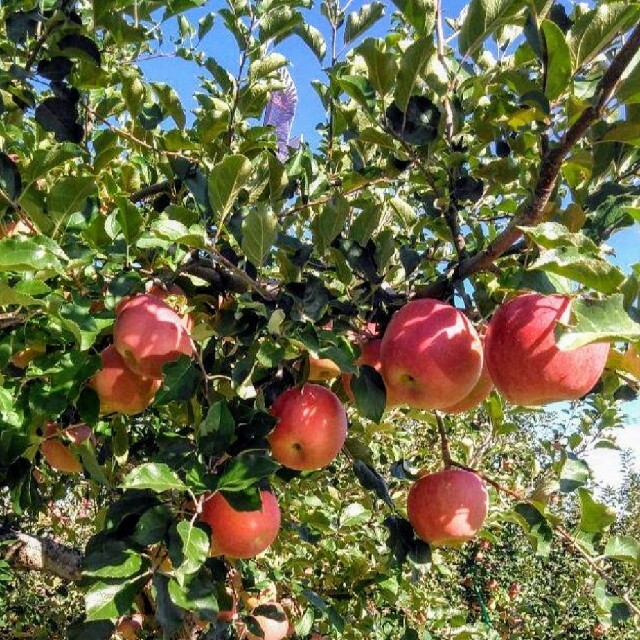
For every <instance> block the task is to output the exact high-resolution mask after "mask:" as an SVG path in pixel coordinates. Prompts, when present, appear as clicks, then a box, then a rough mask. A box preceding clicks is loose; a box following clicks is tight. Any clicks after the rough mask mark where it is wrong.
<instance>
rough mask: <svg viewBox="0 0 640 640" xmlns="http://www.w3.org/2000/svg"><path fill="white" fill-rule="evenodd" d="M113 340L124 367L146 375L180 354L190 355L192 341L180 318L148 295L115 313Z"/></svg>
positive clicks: (159, 370) (159, 372)
mask: <svg viewBox="0 0 640 640" xmlns="http://www.w3.org/2000/svg"><path fill="white" fill-rule="evenodd" d="M113 343H114V345H115V347H116V349H117V351H118V353H119V354H120V355H121V356H122V357H123V358H124V360H125V362H126V364H127V366H128V367H129V368H130V369H132V370H133V371H135V372H136V373H137V374H139V375H142V376H146V377H149V378H160V377H162V367H164V365H165V364H167V363H169V362H173V361H175V360H177V359H178V358H179V357H180V355H181V354H185V355H188V356H191V355H193V343H192V341H191V338H190V336H189V332H188V331H187V329H186V327H185V325H184V322H183V320H182V318H180V316H179V315H178V314H177V313H176V312H175V311H174V310H173V309H172V308H171V307H169V305H167V304H165V303H164V302H163V301H162V300H160V298H158V297H157V296H154V295H152V294H144V295H141V296H136V297H135V298H133V299H131V300H130V301H128V302H127V303H126V304H125V305H124V306H123V308H122V310H121V311H120V313H119V314H118V317H117V319H116V323H115V326H114V328H113Z"/></svg>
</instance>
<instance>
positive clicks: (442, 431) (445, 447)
mask: <svg viewBox="0 0 640 640" xmlns="http://www.w3.org/2000/svg"><path fill="white" fill-rule="evenodd" d="M434 413H435V416H436V422H437V424H438V435H439V436H440V448H441V451H442V462H443V464H444V468H445V469H448V468H449V467H450V466H451V464H452V460H451V449H450V447H449V438H448V437H447V430H446V428H445V426H444V420H443V419H442V416H441V415H440V413H438V412H437V411H434Z"/></svg>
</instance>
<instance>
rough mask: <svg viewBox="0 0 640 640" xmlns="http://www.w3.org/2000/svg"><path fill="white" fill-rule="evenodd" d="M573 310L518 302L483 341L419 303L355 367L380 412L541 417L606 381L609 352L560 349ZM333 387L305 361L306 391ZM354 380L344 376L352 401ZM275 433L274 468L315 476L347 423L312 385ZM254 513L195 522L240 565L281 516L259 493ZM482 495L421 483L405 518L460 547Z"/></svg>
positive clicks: (330, 396) (452, 314)
mask: <svg viewBox="0 0 640 640" xmlns="http://www.w3.org/2000/svg"><path fill="white" fill-rule="evenodd" d="M570 313H571V298H570V297H568V296H562V295H551V296H544V295H541V294H538V293H528V294H523V295H519V296H517V297H515V298H513V299H511V300H510V301H508V302H506V303H505V304H504V305H502V306H501V307H500V308H499V309H498V311H497V312H496V313H495V314H494V316H493V318H492V320H491V321H490V323H489V325H488V327H486V333H484V334H483V335H480V334H479V333H478V332H477V331H476V329H475V328H474V327H473V325H472V324H471V322H470V321H469V320H468V319H467V317H466V316H465V315H464V314H463V313H462V312H461V311H459V310H458V309H456V308H454V307H452V306H450V305H447V304H444V303H442V302H439V301H437V300H429V299H428V300H415V301H412V302H410V303H408V304H406V305H405V306H404V307H403V308H402V309H400V310H399V311H398V312H396V313H395V314H394V316H393V317H392V319H391V321H390V323H389V325H388V327H387V329H386V331H385V333H384V336H383V337H382V338H380V337H372V338H371V339H368V340H366V341H365V342H364V343H363V344H362V346H361V354H360V357H359V359H358V361H357V364H358V365H368V366H370V367H373V368H374V369H375V370H376V371H378V372H379V373H380V374H381V376H382V378H383V381H384V383H385V388H386V393H387V406H388V407H393V406H399V405H406V406H409V407H412V408H417V409H431V410H439V411H442V412H444V413H461V412H464V411H469V410H470V409H473V408H474V407H476V406H478V405H479V404H480V403H481V402H482V401H483V400H484V399H485V398H486V397H487V396H488V395H489V394H490V393H491V391H492V389H493V388H494V385H495V387H496V388H497V390H498V391H499V392H500V393H502V394H503V396H504V397H505V398H506V399H507V400H509V401H510V402H513V403H517V404H524V405H542V404H545V403H548V402H555V401H561V400H574V399H577V398H579V397H581V396H582V395H584V394H585V393H587V392H588V391H589V390H590V389H591V388H592V387H593V386H594V384H595V383H596V382H597V380H598V379H599V377H600V376H601V374H602V371H603V369H604V366H605V363H606V359H607V354H608V350H609V346H608V345H607V344H594V345H587V346H584V347H581V348H578V349H574V350H571V351H562V350H560V349H559V348H558V346H557V344H556V339H555V329H556V325H557V324H558V323H559V322H560V323H567V322H568V321H569V317H570ZM338 375H340V369H339V367H338V366H337V365H336V364H335V363H333V362H332V361H331V360H327V359H317V358H310V372H309V379H310V380H314V381H328V380H331V379H332V378H335V377H337V376H338ZM351 380H352V376H351V375H349V374H342V384H343V387H344V390H345V393H346V395H347V396H348V397H349V398H350V399H351V400H353V391H352V389H351ZM271 413H272V415H273V416H275V417H276V418H277V419H278V422H277V424H276V426H275V428H274V429H273V431H272V432H271V434H270V435H269V442H270V445H271V450H272V453H273V457H274V458H275V459H276V460H277V461H278V462H280V464H282V465H283V466H285V467H288V468H290V469H296V470H314V469H320V468H322V467H325V466H326V465H328V464H329V463H330V462H331V461H332V460H333V459H334V458H335V457H336V456H337V455H338V453H339V451H340V449H341V448H342V446H343V444H344V441H345V438H346V435H347V416H346V412H345V409H344V407H343V405H342V403H341V402H340V400H339V398H338V397H337V396H336V395H335V394H334V393H333V392H332V391H331V390H329V389H327V388H326V387H323V386H321V385H318V384H314V383H310V382H307V383H306V384H304V385H303V386H302V387H300V388H294V389H289V390H287V391H285V392H284V393H283V394H281V395H280V396H279V397H278V398H277V399H276V400H275V402H274V403H273V405H272V407H271ZM261 500H262V508H261V510H259V511H249V512H247V511H236V510H234V509H233V508H232V507H231V505H229V503H228V502H227V501H226V500H225V498H224V497H223V496H222V495H221V494H214V495H213V496H209V497H208V498H207V500H206V502H205V503H204V509H203V512H202V515H201V518H202V519H203V520H204V521H205V522H207V523H208V524H209V525H210V526H211V528H212V530H213V533H212V548H213V549H214V553H219V554H224V555H228V556H231V557H236V558H246V557H251V556H253V555H256V554H258V553H260V552H261V551H264V550H265V549H266V548H267V547H268V546H269V545H270V544H271V543H272V542H273V540H274V539H275V538H276V536H277V533H278V529H279V526H280V510H279V508H278V504H277V501H276V499H275V497H274V496H273V494H272V493H270V492H268V491H262V492H261ZM487 510H488V494H487V490H486V487H485V485H484V482H483V481H482V479H481V478H480V477H478V475H477V474H475V473H473V472H470V471H467V470H465V469H457V468H447V469H444V470H442V471H439V472H436V473H431V474H428V475H425V476H423V477H421V478H419V479H418V480H417V481H416V482H415V483H414V485H413V486H412V487H411V490H410V491H409V496H408V501H407V514H408V518H409V521H410V522H411V524H412V526H413V527H414V529H415V531H416V533H417V534H418V535H419V536H420V537H421V538H422V539H423V540H425V541H427V542H429V543H430V544H432V545H436V546H438V545H447V546H456V545H459V544H461V543H463V542H465V541H467V540H469V539H471V538H472V537H473V536H475V534H476V533H477V531H478V530H479V529H480V527H481V526H482V524H483V522H484V519H485V517H486V515H487Z"/></svg>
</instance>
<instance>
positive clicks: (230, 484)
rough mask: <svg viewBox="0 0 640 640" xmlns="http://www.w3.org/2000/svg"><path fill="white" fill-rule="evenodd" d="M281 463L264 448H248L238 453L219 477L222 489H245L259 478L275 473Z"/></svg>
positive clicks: (232, 490) (219, 487)
mask: <svg viewBox="0 0 640 640" xmlns="http://www.w3.org/2000/svg"><path fill="white" fill-rule="evenodd" d="M279 468H280V465H279V464H278V463H277V462H276V461H275V460H274V459H273V458H272V457H271V456H269V454H268V453H267V452H266V451H263V450H257V449H256V450H247V451H243V452H242V453H240V454H238V455H237V456H236V457H235V458H233V460H231V462H230V463H229V466H228V467H227V468H226V469H225V472H224V473H223V474H222V475H221V476H220V477H219V478H218V483H217V487H216V488H217V489H218V490H220V491H231V492H234V491H243V490H244V489H247V488H248V487H251V486H252V485H255V484H256V483H257V482H258V480H262V478H266V477H267V476H270V475H271V474H273V473H275V472H276V471H277V470H278V469H279Z"/></svg>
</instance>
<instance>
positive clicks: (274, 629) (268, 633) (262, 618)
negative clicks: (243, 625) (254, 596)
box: [247, 602, 289, 640]
mask: <svg viewBox="0 0 640 640" xmlns="http://www.w3.org/2000/svg"><path fill="white" fill-rule="evenodd" d="M262 607H275V609H277V611H278V613H279V614H280V615H279V617H283V616H284V620H276V619H275V618H269V617H268V616H266V615H261V611H260V609H261V608H262ZM265 613H266V612H265ZM251 615H252V616H253V617H254V618H255V620H256V622H257V623H258V625H259V626H260V628H261V629H262V633H263V636H262V637H260V636H256V635H254V634H253V633H251V632H247V640H283V639H284V638H286V637H287V634H288V633H289V620H288V619H287V615H286V614H285V612H284V609H283V608H282V605H281V604H278V603H277V602H265V603H264V604H261V605H258V606H257V607H256V608H255V609H254V610H253V611H252V612H251Z"/></svg>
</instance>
